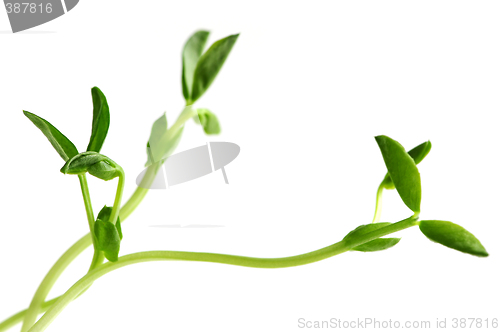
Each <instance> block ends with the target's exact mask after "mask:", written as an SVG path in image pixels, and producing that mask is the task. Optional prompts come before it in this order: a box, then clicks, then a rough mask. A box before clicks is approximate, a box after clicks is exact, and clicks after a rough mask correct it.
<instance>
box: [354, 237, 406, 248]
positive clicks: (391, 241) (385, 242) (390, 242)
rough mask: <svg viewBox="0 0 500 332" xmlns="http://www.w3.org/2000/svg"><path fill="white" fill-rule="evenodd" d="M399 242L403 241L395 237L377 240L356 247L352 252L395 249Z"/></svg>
mask: <svg viewBox="0 0 500 332" xmlns="http://www.w3.org/2000/svg"><path fill="white" fill-rule="evenodd" d="M399 240H401V238H395V237H391V238H382V239H375V240H372V241H370V242H366V243H364V244H362V245H359V246H357V247H354V248H352V249H351V250H355V251H363V252H372V251H380V250H385V249H389V248H391V247H394V246H395V245H396V244H398V243H399Z"/></svg>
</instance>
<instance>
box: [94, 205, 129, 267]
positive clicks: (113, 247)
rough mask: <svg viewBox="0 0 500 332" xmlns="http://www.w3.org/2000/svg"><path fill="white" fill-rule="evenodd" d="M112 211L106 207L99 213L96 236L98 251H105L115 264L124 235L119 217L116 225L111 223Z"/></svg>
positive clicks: (95, 229)
mask: <svg viewBox="0 0 500 332" xmlns="http://www.w3.org/2000/svg"><path fill="white" fill-rule="evenodd" d="M112 211H113V208H112V207H109V206H106V205H105V206H104V207H103V208H102V209H101V211H99V214H98V215H97V220H96V223H95V225H94V234H95V235H96V239H97V249H98V250H101V251H103V252H104V255H105V256H106V258H107V259H108V260H109V261H111V262H114V261H116V260H117V259H118V253H119V251H120V241H121V239H123V234H122V228H121V223H120V216H118V219H117V221H116V225H113V224H112V223H111V222H110V221H109V218H110V216H111V212H112ZM98 229H99V230H98ZM117 235H118V237H117Z"/></svg>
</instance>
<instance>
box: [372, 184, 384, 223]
mask: <svg viewBox="0 0 500 332" xmlns="http://www.w3.org/2000/svg"><path fill="white" fill-rule="evenodd" d="M383 192H384V182H382V183H381V184H380V186H378V189H377V200H376V202H375V215H374V216H373V221H372V223H376V222H379V221H380V216H381V215H382V194H383Z"/></svg>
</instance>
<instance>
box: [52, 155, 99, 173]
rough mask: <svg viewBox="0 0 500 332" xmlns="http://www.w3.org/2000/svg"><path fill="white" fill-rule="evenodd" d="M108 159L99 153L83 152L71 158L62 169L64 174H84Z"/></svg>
mask: <svg viewBox="0 0 500 332" xmlns="http://www.w3.org/2000/svg"><path fill="white" fill-rule="evenodd" d="M104 159H106V157H105V156H103V155H102V154H99V153H97V152H93V151H88V152H82V153H79V154H77V155H76V156H74V157H73V158H71V159H70V160H68V161H67V162H66V164H64V166H63V167H62V168H61V173H63V174H83V173H86V172H87V170H88V168H89V167H90V166H92V165H94V164H96V163H98V162H100V161H103V160H104Z"/></svg>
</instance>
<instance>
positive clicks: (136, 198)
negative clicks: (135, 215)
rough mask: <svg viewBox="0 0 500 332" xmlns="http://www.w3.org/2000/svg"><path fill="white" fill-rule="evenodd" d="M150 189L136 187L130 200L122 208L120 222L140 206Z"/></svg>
mask: <svg viewBox="0 0 500 332" xmlns="http://www.w3.org/2000/svg"><path fill="white" fill-rule="evenodd" d="M148 191H149V189H145V188H141V187H137V189H135V191H134V193H133V194H132V196H130V198H129V200H128V201H127V202H126V203H125V204H123V206H122V207H121V208H120V222H123V221H124V220H125V219H127V218H128V216H130V215H131V214H132V212H134V210H135V209H136V208H137V207H138V206H139V204H140V203H141V202H142V200H143V199H144V197H146V194H147V193H148Z"/></svg>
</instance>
